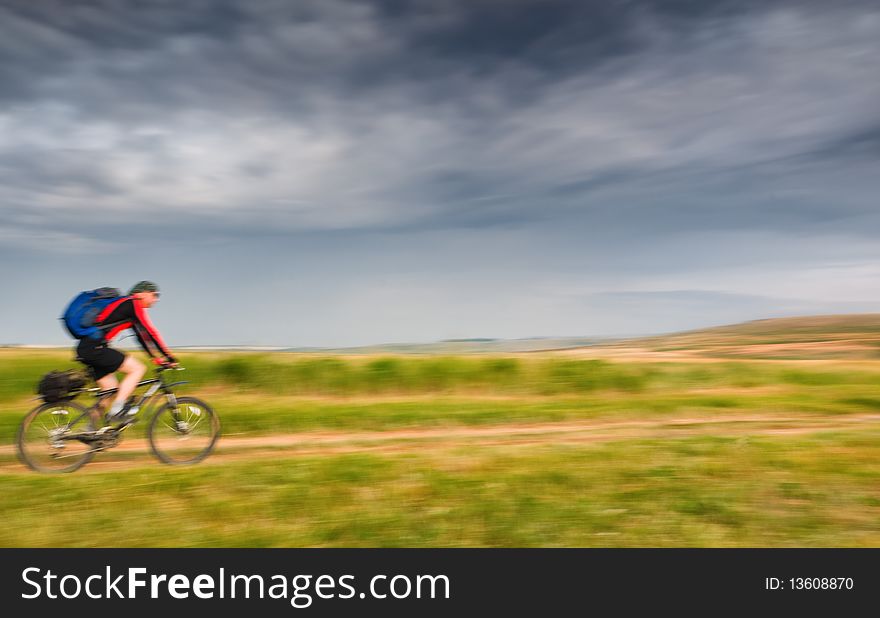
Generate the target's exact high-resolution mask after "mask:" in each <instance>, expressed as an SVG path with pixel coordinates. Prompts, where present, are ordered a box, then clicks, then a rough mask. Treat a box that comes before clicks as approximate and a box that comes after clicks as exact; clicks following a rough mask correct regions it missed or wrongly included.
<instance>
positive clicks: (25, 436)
mask: <svg viewBox="0 0 880 618" xmlns="http://www.w3.org/2000/svg"><path fill="white" fill-rule="evenodd" d="M94 431H95V426H94V423H93V422H92V418H91V416H90V415H89V413H88V411H86V409H85V408H84V407H82V406H81V405H79V404H78V403H74V402H72V401H61V402H58V403H47V404H44V405H42V406H40V407H39V408H36V409H34V410H32V411H31V412H29V413H28V415H27V416H25V417H24V420H23V421H22V422H21V425H20V426H19V428H18V435H17V436H16V441H15V444H16V447H17V448H18V456H19V459H21V461H22V463H24V464H25V465H26V466H28V467H29V468H31V469H32V470H36V471H37V472H73V471H74V470H77V469H79V468H81V467H82V466H84V465H85V464H87V463H88V462H89V461H91V459H92V457H94V456H95V450H94V448H93V447H92V445H91V443H90V442H88V437H89V436H90V435H91V434H93V433H94Z"/></svg>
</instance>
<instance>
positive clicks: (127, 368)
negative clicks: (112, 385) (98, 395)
mask: <svg viewBox="0 0 880 618" xmlns="http://www.w3.org/2000/svg"><path fill="white" fill-rule="evenodd" d="M117 371H121V372H123V373H124V374H126V375H125V377H124V378H123V379H122V382H120V383H119V390H118V391H116V400H115V401H114V402H113V407H114V408H115V407H117V406H118V405H123V404H125V402H126V401H127V400H128V398H129V397H130V396H131V394H132V393H133V392H134V389H136V388H137V385H138V382H140V381H141V379H142V378H143V377H144V374H145V373H146V372H147V368H146V366H144V364H143V363H142V362H140V361H139V360H138V359H136V358H135V357H134V356H131V355H126V357H125V360H123V361H122V364H121V365H120V366H119V369H117ZM113 380H114V381H115V380H116V377H115V376H114V377H113Z"/></svg>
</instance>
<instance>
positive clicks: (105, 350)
mask: <svg viewBox="0 0 880 618" xmlns="http://www.w3.org/2000/svg"><path fill="white" fill-rule="evenodd" d="M158 300H159V287H158V286H157V285H156V284H155V283H153V282H152V281H140V282H138V283H136V284H135V285H134V286H132V288H131V290H130V291H129V293H128V296H123V297H121V298H119V299H117V300H115V301H113V302H112V303H110V304H109V305H107V306H106V307H105V308H104V309H103V310H102V311H101V313H99V314H98V315H97V317H96V318H95V326H97V327H98V328H99V329H100V331H101V338H100V339H94V338H92V337H84V338H83V339H81V340H80V342H79V345H78V346H77V348H76V353H77V360H79V361H80V362H82V363H83V364H85V365H86V366H88V367H89V368H90V369H91V371H92V373H93V375H94V378H95V381H96V382H97V383H98V386H100V387H101V389H103V390H109V389H113V388H118V389H119V390H118V391H117V392H116V399H115V400H114V401H113V404H112V405H111V406H110V410H109V412H107V421H119V420H124V419H125V418H127V417H129V416H133V415H134V414H135V413H136V412H137V410H136V409H129V408H127V401H128V398H129V397H130V396H131V394H132V393H133V392H134V390H135V388H136V387H137V385H138V382H140V380H141V378H143V377H144V373H146V367H145V366H144V364H143V363H142V362H140V361H139V360H138V359H136V358H135V357H134V356H131V355H129V354H125V353H123V352H120V351H119V350H116V349H114V348H111V347H110V346H109V343H110V341H111V340H112V339H113V338H114V337H115V336H116V335H118V334H119V333H120V332H122V331H123V330H127V329H129V328H130V329H132V330H133V331H134V334H135V336H136V337H137V340H138V341H139V342H140V344H141V346H142V347H143V348H144V350H145V351H146V352H147V354H149V355H150V357H151V358H152V359H153V362H154V363H156V364H157V365H162V366H168V367H176V366H177V361H176V359H175V358H174V356H172V355H171V352H170V351H169V350H168V348H167V346H166V345H165V342H164V341H162V338H161V337H160V336H159V333H158V332H157V331H156V328H155V327H154V326H153V323H152V322H151V321H150V318H149V317H147V311H146V310H147V309H149V308H150V307H152V306H153V305H154V304H156V302H157V301H158ZM117 371H121V372H122V373H124V374H125V377H124V378H123V380H122V382H121V383H120V382H119V381H117V379H116V375H115V373H116V372H117Z"/></svg>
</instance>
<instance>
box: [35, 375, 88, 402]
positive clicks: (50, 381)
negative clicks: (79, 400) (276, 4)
mask: <svg viewBox="0 0 880 618" xmlns="http://www.w3.org/2000/svg"><path fill="white" fill-rule="evenodd" d="M86 383H87V380H86V377H85V376H84V375H83V374H82V372H80V371H76V370H75V369H68V370H66V371H50V372H49V373H47V374H46V375H44V376H43V377H42V379H40V383H39V385H37V394H38V395H39V396H40V398H41V399H42V400H43V401H44V402H45V403H57V402H59V401H69V400H70V399H73V398H74V397H76V395H77V393H78V392H79V391H81V390H82V389H83V388H85V385H86Z"/></svg>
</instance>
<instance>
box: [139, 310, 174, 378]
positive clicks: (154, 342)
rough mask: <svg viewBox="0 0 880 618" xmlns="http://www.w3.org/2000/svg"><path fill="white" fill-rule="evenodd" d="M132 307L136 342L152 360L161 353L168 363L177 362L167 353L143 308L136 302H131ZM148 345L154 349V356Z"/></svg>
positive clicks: (163, 343)
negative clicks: (155, 351)
mask: <svg viewBox="0 0 880 618" xmlns="http://www.w3.org/2000/svg"><path fill="white" fill-rule="evenodd" d="M132 305H133V307H134V327H135V328H134V332H135V334H136V335H137V338H138V341H140V343H141V345H142V346H143V347H144V349H145V350H146V351H147V353H148V354H149V355H150V356H153V357H154V358H155V357H156V356H158V355H159V353H161V355H162V356H164V357H165V358H166V359H167V360H168V362H169V363H175V362H177V361H176V359H175V358H174V356H173V355H172V354H171V352H169V351H168V347H167V346H166V345H165V342H164V341H162V337H160V336H159V332H158V331H157V330H156V327H155V326H153V323H152V322H151V321H150V318H149V317H147V312H146V311H144V308H143V307H141V306H140V304H139V303H138V302H137V300H133V301H132ZM148 343H149V344H150V345H151V346H152V347H154V348H156V349H157V350H158V353H156V354H154V353H153V352H152V351H151V350H150V347H149V346H148Z"/></svg>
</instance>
